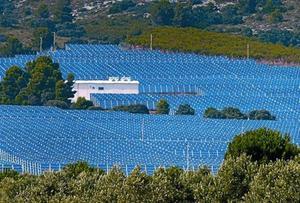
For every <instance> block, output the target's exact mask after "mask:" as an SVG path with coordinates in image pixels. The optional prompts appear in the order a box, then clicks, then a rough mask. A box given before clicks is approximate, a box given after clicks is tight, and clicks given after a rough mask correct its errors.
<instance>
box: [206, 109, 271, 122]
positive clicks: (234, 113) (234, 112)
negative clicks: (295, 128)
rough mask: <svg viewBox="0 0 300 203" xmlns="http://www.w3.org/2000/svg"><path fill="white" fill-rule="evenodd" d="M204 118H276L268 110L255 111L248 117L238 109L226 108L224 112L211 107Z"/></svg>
mask: <svg viewBox="0 0 300 203" xmlns="http://www.w3.org/2000/svg"><path fill="white" fill-rule="evenodd" d="M204 118H213V119H251V120H275V119H276V117H275V116H273V115H271V113H270V112H269V111H267V110H254V111H251V112H250V113H249V114H248V115H247V114H245V113H242V112H241V111H240V110H239V109H238V108H234V107H226V108H224V109H223V110H218V109H216V108H212V107H209V108H207V109H206V110H205V111H204Z"/></svg>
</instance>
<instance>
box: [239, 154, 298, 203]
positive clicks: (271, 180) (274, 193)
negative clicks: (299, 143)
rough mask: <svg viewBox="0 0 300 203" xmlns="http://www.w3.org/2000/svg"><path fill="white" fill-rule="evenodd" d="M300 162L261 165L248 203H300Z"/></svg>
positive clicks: (252, 185) (251, 187)
mask: <svg viewBox="0 0 300 203" xmlns="http://www.w3.org/2000/svg"><path fill="white" fill-rule="evenodd" d="M299 174H300V162H299V160H291V161H288V162H286V161H283V160H279V161H276V162H274V163H270V164H268V165H261V166H260V168H259V170H258V172H257V173H256V175H255V177H254V179H253V181H252V182H251V183H250V190H249V192H248V194H247V195H246V197H245V201H246V202H300V178H299Z"/></svg>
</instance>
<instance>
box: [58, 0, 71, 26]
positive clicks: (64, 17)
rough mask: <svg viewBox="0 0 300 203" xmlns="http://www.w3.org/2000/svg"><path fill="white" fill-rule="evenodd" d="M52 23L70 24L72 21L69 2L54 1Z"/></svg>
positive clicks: (63, 0)
mask: <svg viewBox="0 0 300 203" xmlns="http://www.w3.org/2000/svg"><path fill="white" fill-rule="evenodd" d="M54 21H55V22H56V23H66V22H70V23H71V22H72V21H73V16H72V7H71V1H70V0H56V3H55V8H54Z"/></svg>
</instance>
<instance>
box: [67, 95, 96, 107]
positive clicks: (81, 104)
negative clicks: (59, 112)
mask: <svg viewBox="0 0 300 203" xmlns="http://www.w3.org/2000/svg"><path fill="white" fill-rule="evenodd" d="M91 106H93V102H91V101H89V100H86V99H85V98H84V97H78V98H77V101H76V102H75V103H73V104H72V105H71V108H73V109H88V108H89V107H91Z"/></svg>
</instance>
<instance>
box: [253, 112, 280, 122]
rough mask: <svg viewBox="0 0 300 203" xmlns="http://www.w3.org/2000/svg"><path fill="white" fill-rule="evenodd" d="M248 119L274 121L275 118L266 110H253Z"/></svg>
mask: <svg viewBox="0 0 300 203" xmlns="http://www.w3.org/2000/svg"><path fill="white" fill-rule="evenodd" d="M248 117H249V119H251V120H276V117H275V116H272V115H271V113H270V112H269V111H267V110H254V111H251V112H250V113H249V116H248Z"/></svg>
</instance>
